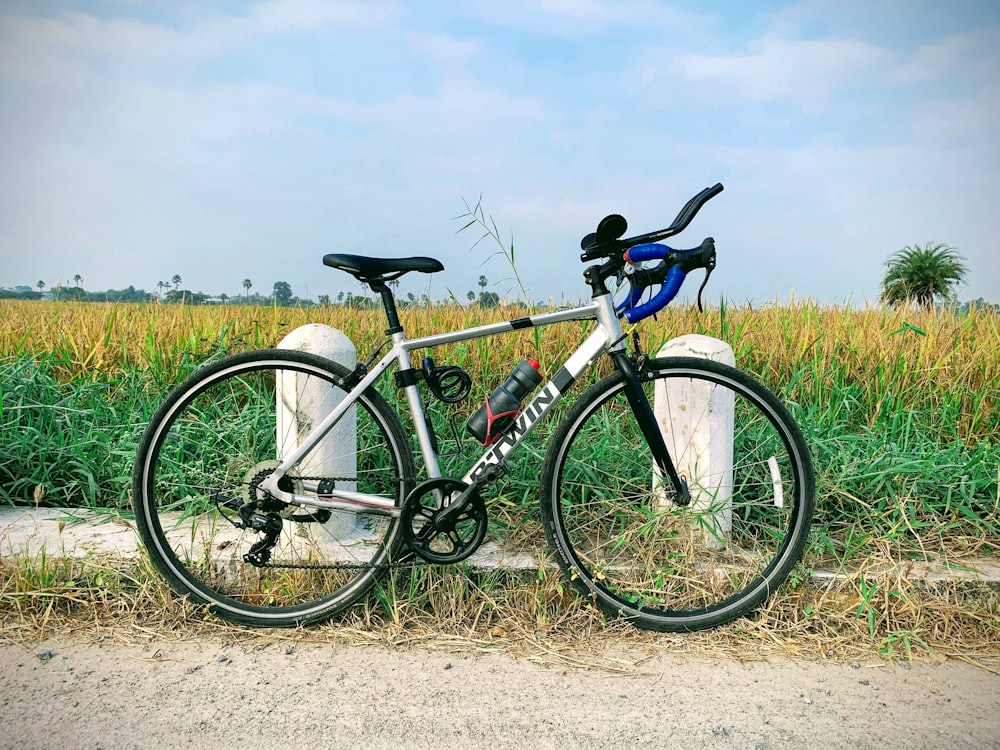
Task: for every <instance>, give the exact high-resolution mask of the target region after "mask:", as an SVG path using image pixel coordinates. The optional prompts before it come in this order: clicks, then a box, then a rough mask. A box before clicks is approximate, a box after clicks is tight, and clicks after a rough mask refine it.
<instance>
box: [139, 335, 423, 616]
mask: <svg viewBox="0 0 1000 750" xmlns="http://www.w3.org/2000/svg"><path fill="white" fill-rule="evenodd" d="M348 374H349V372H348V370H346V369H345V368H343V367H341V366H340V365H338V364H336V363H333V362H330V361H328V360H326V359H323V358H321V357H317V356H315V355H312V354H306V353H302V352H297V351H291V350H287V351H286V350H267V351H256V352H247V353H245V354H237V355H233V356H230V357H226V358H224V359H221V360H219V361H218V362H215V363H212V364H210V365H208V366H206V367H204V368H203V369H201V370H199V371H198V372H196V373H195V374H194V375H192V376H191V377H189V378H188V379H187V380H185V381H184V382H183V383H181V385H179V386H178V387H177V388H176V389H175V390H174V391H173V392H172V393H171V394H170V395H169V397H168V398H167V400H166V401H165V402H164V403H163V405H162V406H161V407H160V408H159V410H158V411H157V413H156V415H155V416H154V417H153V420H152V422H150V424H149V427H148V428H147V429H146V432H145V434H144V435H143V439H142V443H141V445H140V448H139V454H138V456H137V460H136V465H135V469H134V472H133V477H132V502H133V505H134V507H135V516H136V525H137V526H138V529H139V534H140V537H141V538H142V541H143V543H144V544H145V546H146V549H147V550H148V551H149V555H150V558H151V559H152V561H153V563H154V564H155V566H156V567H157V569H158V570H159V571H160V572H161V573H162V574H163V576H164V578H166V580H167V581H168V583H169V584H170V585H171V586H172V587H173V588H174V589H175V590H176V591H177V592H179V593H180V594H182V595H186V596H189V597H190V598H191V599H192V600H193V601H195V602H198V603H201V604H207V605H209V606H210V608H211V610H212V611H213V612H215V613H216V614H218V615H219V616H220V617H223V618H225V619H228V620H231V621H233V622H237V623H241V624H245V625H253V626H261V627H284V626H292V625H299V624H304V623H309V622H315V621H317V620H322V619H325V618H328V617H330V616H331V615H333V614H335V613H337V612H339V611H341V610H343V609H344V608H346V607H348V606H350V605H351V604H352V603H354V602H355V601H357V600H358V599H359V598H360V597H361V596H363V595H364V594H365V592H366V591H367V590H368V589H369V588H370V587H371V586H372V584H373V583H374V582H375V580H376V577H377V576H378V574H379V573H380V572H382V571H383V570H385V568H386V566H387V564H389V563H390V562H392V561H394V560H396V558H397V555H398V553H399V550H400V541H401V536H402V535H401V533H400V524H399V519H398V517H395V518H392V517H387V516H385V515H374V514H369V513H365V512H364V511H363V510H361V511H358V512H354V511H333V512H332V514H331V518H330V519H329V520H328V521H326V522H322V523H321V522H318V521H317V520H315V519H314V518H313V517H312V516H311V513H312V511H311V510H309V509H302V508H290V507H287V506H284V505H283V504H280V503H277V501H274V500H272V499H270V498H269V496H268V495H267V493H265V492H263V491H262V490H259V489H255V488H254V484H255V480H259V477H261V476H263V475H266V474H267V473H269V472H268V469H269V468H273V466H274V465H276V460H277V456H278V452H279V436H278V432H279V430H280V431H281V433H282V436H283V437H282V438H281V442H282V445H283V446H284V450H285V453H286V454H287V453H288V452H289V450H290V448H292V447H294V445H295V439H296V438H295V434H294V433H295V431H296V430H298V431H300V432H305V431H307V429H308V425H307V424H305V423H303V422H301V421H298V420H299V419H300V418H299V417H290V416H289V415H290V414H292V412H291V411H289V409H294V410H295V411H296V413H300V412H298V410H299V409H300V403H301V402H300V401H298V400H296V403H295V404H293V405H290V406H285V407H283V408H282V409H281V410H280V412H279V406H278V404H277V396H276V387H275V383H276V382H278V378H279V377H282V378H285V377H295V378H297V380H296V381H295V382H296V386H295V387H296V388H299V387H300V386H302V387H305V386H307V385H311V384H315V385H316V386H317V387H318V389H319V390H316V391H313V392H312V393H313V396H312V398H314V399H315V400H316V401H317V402H318V404H319V409H323V408H325V409H326V410H327V411H326V413H329V408H331V407H330V405H329V404H330V400H333V399H339V398H341V397H342V396H343V395H344V394H345V393H346V391H345V390H344V388H343V387H341V386H340V385H339V383H341V382H343V380H342V379H343V378H345V377H347V375H348ZM281 382H283V383H290V382H291V381H289V380H282V381H281ZM284 387H285V388H289V387H290V386H287V385H286V386H284ZM284 393H288V391H284ZM296 393H297V394H300V395H297V396H296V397H295V398H296V399H305V398H307V397H306V396H304V395H301V394H303V391H300V390H297V391H296ZM285 403H286V404H287V401H286V402H285ZM302 408H304V407H302ZM315 411H316V410H310V413H315ZM352 416H353V418H354V420H355V426H356V433H355V434H356V439H357V442H356V444H354V443H351V442H350V441H349V439H347V440H345V439H344V437H343V434H338V430H340V429H341V426H340V424H338V426H336V427H334V429H333V431H332V432H331V433H330V434H329V435H328V436H327V437H326V438H325V439H324V441H323V442H322V443H321V444H320V446H319V447H317V448H316V449H314V450H313V451H311V452H310V453H309V454H307V455H306V456H305V457H304V458H303V461H302V462H300V464H299V466H298V467H297V468H296V469H293V470H292V472H290V474H291V475H293V476H292V478H291V479H290V480H288V481H290V483H291V488H292V489H294V490H295V491H296V492H301V493H303V494H310V492H311V493H313V494H317V493H319V494H322V493H323V492H324V491H329V487H330V486H331V485H330V482H333V483H334V486H339V487H340V488H341V489H356V490H357V491H358V492H366V493H370V494H377V495H381V496H384V497H389V498H392V499H393V500H394V501H395V505H396V507H397V508H398V507H399V505H400V504H401V502H402V500H403V498H404V497H406V495H407V493H408V492H409V491H410V489H411V488H412V483H413V477H414V469H413V457H412V454H411V452H410V450H409V441H408V440H407V438H406V437H405V435H404V433H403V430H402V427H401V425H400V423H399V418H398V417H397V416H396V414H395V412H393V411H392V410H391V409H390V408H389V406H388V405H387V404H386V402H385V400H384V399H383V398H382V397H381V396H380V395H379V394H378V393H377V392H376V391H375V389H374V388H370V389H368V391H367V392H366V393H365V394H364V395H363V396H362V397H361V399H360V400H359V401H358V403H357V405H356V406H355V407H354V409H353V415H352V412H351V411H348V413H347V415H345V419H346V420H347V421H348V422H349V421H350V419H351V418H352ZM279 420H280V421H281V425H282V426H281V427H280V428H279V426H278V425H279ZM348 429H349V426H348ZM289 436H290V437H289ZM345 462H346V463H345ZM321 477H325V478H326V482H325V483H322V484H321V483H319V482H318V478H321ZM336 483H340V484H339V485H337V484H336ZM345 483H346V484H347V486H345ZM352 485H353V486H352ZM257 501H260V502H263V503H267V504H270V507H269V508H266V509H265V510H267V511H268V512H271V513H274V514H275V515H277V516H280V517H281V522H280V524H281V531H280V535H279V536H278V538H277V541H276V544H275V546H274V547H273V550H272V556H271V559H270V560H269V561H268V565H270V566H274V567H268V566H260V565H251V564H250V563H248V562H246V561H245V559H244V555H245V554H246V553H247V552H248V551H249V550H250V547H251V546H252V545H253V544H254V543H256V542H258V541H259V540H261V539H263V538H264V534H263V533H262V532H256V531H252V530H250V529H247V528H239V527H238V526H239V521H240V515H239V507H240V506H241V505H242V504H243V503H248V502H257ZM234 521H235V522H236V523H234ZM310 566H311V567H310Z"/></svg>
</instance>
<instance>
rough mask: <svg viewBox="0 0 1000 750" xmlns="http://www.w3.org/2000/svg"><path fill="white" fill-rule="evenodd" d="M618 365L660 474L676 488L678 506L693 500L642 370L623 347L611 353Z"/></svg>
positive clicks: (628, 396)
mask: <svg viewBox="0 0 1000 750" xmlns="http://www.w3.org/2000/svg"><path fill="white" fill-rule="evenodd" d="M611 357H612V359H613V360H614V363H615V367H617V368H618V371H619V372H620V373H621V374H622V375H623V376H624V378H625V398H627V399H628V403H629V406H631V407H632V413H633V414H635V421H636V422H637V423H638V424H639V429H640V430H641V431H642V436H643V437H644V438H645V439H646V443H647V445H649V449H650V450H651V451H652V452H653V461H654V462H655V463H656V468H657V469H659V472H660V476H661V477H666V478H667V479H668V480H669V481H670V484H671V485H672V486H673V488H674V493H675V494H674V498H675V502H676V503H677V504H678V505H681V506H685V505H688V504H689V503H690V502H691V491H690V489H688V483H687V480H685V479H684V477H682V476H680V475H679V474H678V473H677V469H676V468H674V462H673V461H672V460H671V459H670V453H669V452H668V451H667V445H666V443H664V442H663V433H662V432H660V427H659V425H657V424H656V416H655V415H654V414H653V407H652V406H650V404H649V399H648V398H646V392H645V391H644V390H643V389H642V381H641V380H640V378H639V373H638V372H636V369H635V366H634V365H633V363H632V360H631V359H630V358H629V356H628V354H626V353H625V351H624V350H619V351H616V352H613V353H612V354H611Z"/></svg>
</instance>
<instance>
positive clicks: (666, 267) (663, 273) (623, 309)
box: [617, 237, 715, 323]
mask: <svg viewBox="0 0 1000 750" xmlns="http://www.w3.org/2000/svg"><path fill="white" fill-rule="evenodd" d="M623 258H624V260H625V262H626V263H627V264H628V265H627V266H626V267H625V268H624V272H625V275H626V277H627V278H628V280H629V282H630V289H629V295H628V299H627V300H626V301H625V302H624V303H623V304H621V305H619V307H618V310H617V311H618V313H619V314H623V315H624V316H625V319H626V320H627V321H628V322H629V323H638V322H639V321H640V320H642V319H643V318H648V317H649V316H650V315H654V314H655V313H658V312H659V311H660V310H662V309H663V308H664V307H666V306H667V305H669V304H670V303H671V302H672V301H673V299H674V297H676V296H677V292H679V291H680V289H681V285H682V284H683V283H684V279H685V278H686V277H687V275H688V274H689V273H690V272H691V271H693V270H695V269H696V268H704V269H705V280H704V281H703V282H702V285H701V287H700V288H699V289H698V309H699V310H701V292H702V290H703V289H704V288H705V284H707V283H708V277H709V276H711V275H712V271H713V270H715V239H713V238H712V237H706V238H705V239H704V240H702V243H701V245H699V246H698V247H693V248H691V249H690V250H677V249H674V248H671V247H668V246H666V245H660V244H655V243H645V244H642V245H635V246H634V247H630V248H629V249H628V250H626V251H625V254H624V256H623ZM650 260H659V261H660V262H659V263H657V264H656V265H654V266H653V267H651V268H634V267H632V264H633V263H641V262H644V261H650ZM657 285H661V286H660V290H659V291H658V292H657V293H656V294H655V295H653V297H652V299H650V300H648V301H646V302H644V303H643V304H641V305H639V304H637V303H638V302H639V300H640V299H641V298H642V295H643V293H644V292H645V291H646V289H648V288H649V287H652V286H657Z"/></svg>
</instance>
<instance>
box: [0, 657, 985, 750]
mask: <svg viewBox="0 0 1000 750" xmlns="http://www.w3.org/2000/svg"><path fill="white" fill-rule="evenodd" d="M639 669H641V670H642V672H643V673H642V674H639V675H630V676H620V675H613V674H609V673H607V672H602V671H567V670H566V669H563V668H558V667H552V666H539V665H536V664H533V663H531V662H529V661H526V660H523V659H516V658H513V657H510V656H507V655H503V654H448V653H440V652H429V651H420V650H389V649H385V648H375V647H358V646H348V645H342V644H334V645H330V644H324V645H308V644H299V645H295V646H288V647H286V646H283V645H280V644H279V645H272V646H268V647H266V648H252V647H247V646H240V645H225V644H224V643H222V642H221V641H219V640H214V641H213V640H199V641H188V642H154V643H152V644H150V645H148V646H145V647H144V646H111V645H104V646H102V645H96V644H94V643H83V642H70V641H58V640H56V641H47V642H44V643H40V644H32V645H30V646H21V645H12V644H3V645H0V719H2V725H0V726H2V732H0V747H4V748H18V749H22V748H127V747H160V748H174V747H198V748H202V747H204V748H222V747H246V748H250V747H252V748H305V747H310V748H365V750H375V749H376V748H410V747H413V748H449V749H450V750H453V749H455V748H490V750H500V749H501V748H518V749H519V750H526V749H527V748H532V749H534V748H609V747H616V748H630V747H658V748H661V747H667V748H669V747H684V748H747V749H748V750H750V749H751V748H834V747H844V748H866V747H871V748H882V749H885V748H924V747H926V748H949V749H954V748H988V747H1000V677H997V676H995V675H993V674H990V673H988V672H986V671H983V670H981V669H977V668H975V667H972V666H969V665H966V664H962V663H959V662H947V663H945V664H940V665H932V664H927V663H918V664H916V665H914V666H913V667H912V668H906V667H899V666H891V665H887V664H885V663H880V662H877V661H873V662H871V663H862V664H856V663H855V664H854V665H851V664H826V663H819V662H807V661H787V660H780V661H771V662H755V663H749V664H741V663H738V662H734V661H728V660H710V659H708V658H706V657H702V658H694V657H690V656H677V655H671V654H658V655H655V656H653V657H651V658H650V659H649V660H647V661H645V662H643V663H642V664H641V666H640V667H639Z"/></svg>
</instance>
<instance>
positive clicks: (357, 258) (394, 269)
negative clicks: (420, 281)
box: [323, 253, 444, 281]
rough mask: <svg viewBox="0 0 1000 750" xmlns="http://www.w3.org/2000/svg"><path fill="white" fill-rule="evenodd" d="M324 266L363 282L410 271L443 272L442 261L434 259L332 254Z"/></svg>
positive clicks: (326, 259)
mask: <svg viewBox="0 0 1000 750" xmlns="http://www.w3.org/2000/svg"><path fill="white" fill-rule="evenodd" d="M323 265H326V266H330V268H336V269H338V270H340V271H346V272H347V273H349V274H351V275H352V276H355V277H357V278H359V279H361V280H362V281H373V280H376V279H387V278H388V277H389V276H390V275H391V277H392V278H396V277H398V276H402V275H403V274H404V273H407V272H409V271H419V272H420V273H437V272H438V271H443V270H444V266H443V265H441V261H439V260H434V258H422V257H414V258H370V257H368V256H366V255H345V254H342V253H330V254H328V255H324V256H323Z"/></svg>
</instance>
